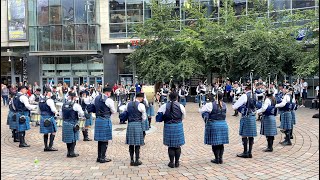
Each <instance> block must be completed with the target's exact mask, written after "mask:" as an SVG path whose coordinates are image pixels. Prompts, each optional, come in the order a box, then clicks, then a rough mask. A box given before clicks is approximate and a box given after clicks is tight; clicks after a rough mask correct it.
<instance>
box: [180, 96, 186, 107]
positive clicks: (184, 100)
mask: <svg viewBox="0 0 320 180" xmlns="http://www.w3.org/2000/svg"><path fill="white" fill-rule="evenodd" d="M180 104H182V105H183V106H186V105H187V100H186V98H180Z"/></svg>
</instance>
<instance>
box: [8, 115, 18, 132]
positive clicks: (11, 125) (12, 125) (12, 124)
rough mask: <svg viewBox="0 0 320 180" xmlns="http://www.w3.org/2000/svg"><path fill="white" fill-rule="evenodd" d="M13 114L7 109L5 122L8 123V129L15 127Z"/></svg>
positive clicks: (15, 122)
mask: <svg viewBox="0 0 320 180" xmlns="http://www.w3.org/2000/svg"><path fill="white" fill-rule="evenodd" d="M13 115H14V112H12V111H9V113H8V118H7V123H9V124H8V125H9V128H10V129H17V120H16V119H15V121H13V120H14V119H13V117H12V116H13Z"/></svg>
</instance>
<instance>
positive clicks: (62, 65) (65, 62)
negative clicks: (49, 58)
mask: <svg viewBox="0 0 320 180" xmlns="http://www.w3.org/2000/svg"><path fill="white" fill-rule="evenodd" d="M56 63H57V74H56V75H57V76H70V75H71V64H70V57H56Z"/></svg>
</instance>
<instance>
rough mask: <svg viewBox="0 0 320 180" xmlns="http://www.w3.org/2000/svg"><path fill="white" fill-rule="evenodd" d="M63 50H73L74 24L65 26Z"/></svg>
mask: <svg viewBox="0 0 320 180" xmlns="http://www.w3.org/2000/svg"><path fill="white" fill-rule="evenodd" d="M62 30H63V50H73V49H75V46H74V25H66V26H63V28H62Z"/></svg>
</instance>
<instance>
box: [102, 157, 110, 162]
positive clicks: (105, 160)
mask: <svg viewBox="0 0 320 180" xmlns="http://www.w3.org/2000/svg"><path fill="white" fill-rule="evenodd" d="M110 161H111V159H106V158H104V159H100V163H106V162H110Z"/></svg>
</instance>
